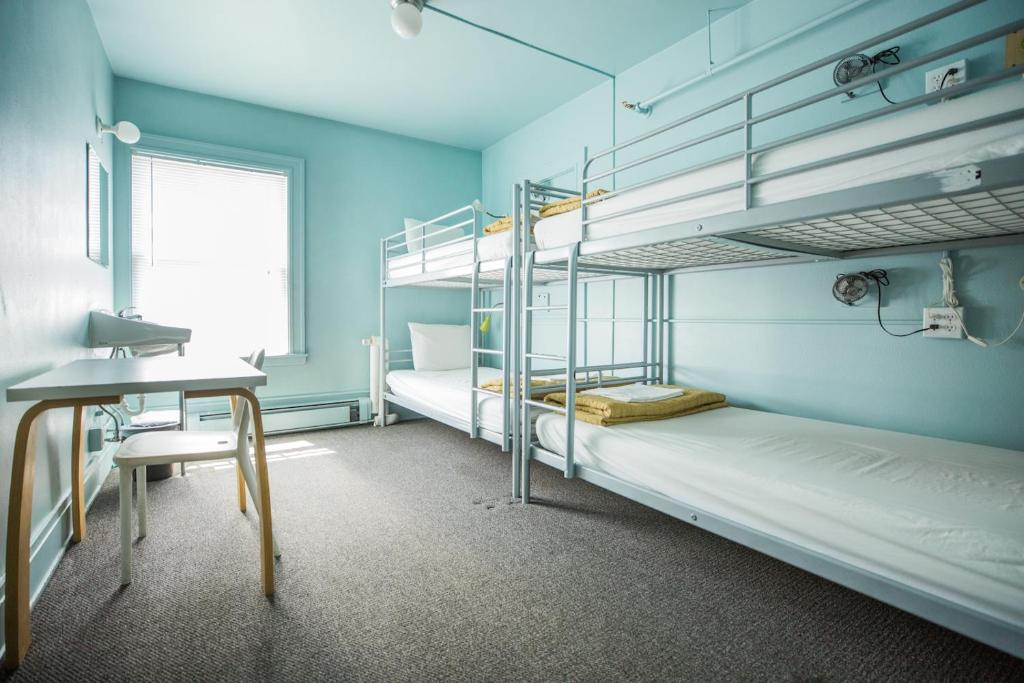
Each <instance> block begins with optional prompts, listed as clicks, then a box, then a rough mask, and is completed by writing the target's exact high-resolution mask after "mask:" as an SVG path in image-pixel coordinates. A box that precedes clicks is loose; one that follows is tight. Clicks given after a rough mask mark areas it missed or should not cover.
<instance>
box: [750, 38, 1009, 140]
mask: <svg viewBox="0 0 1024 683" xmlns="http://www.w3.org/2000/svg"><path fill="white" fill-rule="evenodd" d="M1021 27H1024V21H1014V22H1010V23H1009V24H1003V25H1002V26H999V27H997V28H994V29H992V30H990V31H986V32H984V33H979V34H977V35H975V36H972V37H970V38H965V39H964V40H961V41H960V42H958V43H953V44H952V45H947V46H946V47H943V48H939V49H938V50H933V51H931V52H929V53H927V54H925V55H921V56H920V57H917V58H915V59H910V60H908V61H905V62H901V63H899V64H897V65H895V66H891V67H889V68H888V69H886V70H885V71H879V72H877V73H874V74H870V75H868V76H861V77H860V78H857V79H855V80H852V81H850V82H849V83H846V84H845V85H837V86H836V87H834V88H831V89H829V90H825V91H822V92H820V93H818V94H817V95H810V96H808V97H805V98H804V99H802V100H797V101H796V102H792V103H790V104H787V105H785V106H784V107H779V108H778V109H773V110H771V111H769V112H765V113H764V114H759V115H758V116H755V117H753V118H752V119H750V123H752V124H753V123H763V122H765V121H768V120H771V119H774V118H776V117H779V116H782V115H783V114H788V113H790V112H792V111H796V110H797V109H803V108H804V107H806V106H808V105H811V104H815V103H817V102H821V101H822V100H827V99H829V98H830V97H835V96H836V95H842V94H843V93H845V92H849V91H851V90H856V89H857V88H862V87H864V86H866V85H871V84H872V83H877V82H878V81H880V80H882V79H883V78H890V77H892V76H896V75H898V74H901V73H903V72H904V71H909V70H910V69H914V68H916V67H919V66H922V65H924V64H927V63H929V62H934V61H936V60H939V59H942V58H943V57H948V56H949V55H952V54H956V53H957V52H962V51H964V50H966V49H967V48H970V47H974V46H975V45H980V44H981V43H987V42H988V41H990V40H995V39H996V38H1001V37H1003V36H1005V35H1007V34H1010V33H1015V32H1016V31H1017V30H1019V29H1020V28H1021ZM901 33H904V32H901ZM848 54H852V53H848ZM762 90H764V88H760V89H759V90H758V91H756V92H760V91H762ZM934 92H941V91H938V90H936V91H934Z"/></svg>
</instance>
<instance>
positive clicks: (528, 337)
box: [519, 251, 535, 504]
mask: <svg viewBox="0 0 1024 683" xmlns="http://www.w3.org/2000/svg"><path fill="white" fill-rule="evenodd" d="M533 254H534V252H532V251H530V252H528V253H527V254H526V265H525V268H524V272H523V300H524V301H531V300H532V299H533V264H534V261H533ZM532 346H533V311H530V310H525V307H524V310H523V341H522V344H521V348H522V352H521V353H520V356H519V357H520V358H521V359H522V361H521V362H522V368H523V392H524V393H523V412H522V415H521V416H520V417H521V419H522V431H523V441H522V452H521V453H520V454H519V456H520V458H521V459H522V464H521V465H520V469H521V470H522V486H521V488H520V489H519V496H520V498H521V499H522V501H523V503H524V504H526V503H529V502H530V445H531V443H532V442H533V415H532V413H531V411H530V406H532V405H535V403H534V401H533V391H532V389H533V387H532V383H533V360H532V358H531V357H530V355H531V354H530V349H531V348H532Z"/></svg>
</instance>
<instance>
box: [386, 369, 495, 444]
mask: <svg viewBox="0 0 1024 683" xmlns="http://www.w3.org/2000/svg"><path fill="white" fill-rule="evenodd" d="M469 375H470V369H469V368H460V369H458V370H392V371H391V372H389V373H388V376H387V383H388V386H389V387H391V392H392V393H393V394H395V395H396V396H398V397H399V398H403V397H404V398H411V399H413V400H416V401H419V402H421V403H426V404H428V405H430V406H432V407H433V408H434V409H435V410H438V411H440V412H442V413H445V414H446V415H449V416H451V417H454V418H456V419H459V420H464V421H466V422H469V417H470V415H469V408H470V403H469V401H470V394H471V393H472V392H470V390H469V388H470V386H471V384H470V376H469ZM499 377H501V370H499V369H497V368H486V367H484V368H477V379H478V381H479V383H480V384H483V383H484V382H486V381H488V380H492V379H497V378H499ZM477 405H478V406H479V413H478V415H479V417H480V422H479V424H480V426H481V427H483V428H484V429H488V430H490V431H492V432H497V433H499V434H501V423H502V413H503V402H502V400H501V395H500V394H494V395H493V396H490V395H484V394H480V393H478V394H477Z"/></svg>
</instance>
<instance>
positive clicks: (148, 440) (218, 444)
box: [114, 350, 281, 586]
mask: <svg viewBox="0 0 1024 683" xmlns="http://www.w3.org/2000/svg"><path fill="white" fill-rule="evenodd" d="M263 356H264V353H263V351H262V350H260V351H257V352H255V353H253V354H252V356H250V357H249V363H250V365H252V366H254V367H256V368H261V367H262V366H263ZM231 403H232V405H231V422H232V427H233V428H234V429H233V430H232V431H222V432H208V431H170V432H145V433H142V434H137V435H135V436H132V437H129V438H128V439H126V440H125V441H124V443H122V444H121V446H120V448H118V449H117V453H115V454H114V462H115V463H117V466H118V467H119V468H120V493H121V501H120V506H121V510H120V512H121V585H124V586H126V585H128V584H129V583H131V581H132V547H131V546H132V473H133V472H134V473H135V487H136V498H137V509H138V515H139V538H144V537H145V536H146V467H147V466H148V465H166V464H170V463H175V462H180V463H186V462H200V461H209V460H224V459H227V458H231V457H234V459H235V463H236V466H237V468H238V471H239V472H240V473H241V479H244V482H245V485H246V486H245V487H243V486H241V482H239V483H240V485H239V487H238V495H239V501H238V503H239V508H240V509H241V510H242V511H243V512H244V511H245V497H244V496H245V488H248V489H249V493H250V495H251V496H252V501H253V504H254V505H255V506H256V511H257V513H259V514H262V511H261V510H260V501H259V496H258V495H256V491H258V487H257V483H256V470H255V469H254V468H253V464H252V460H251V459H250V458H249V422H250V408H249V404H248V402H246V401H242V405H236V404H235V402H234V400H232V402H231ZM274 556H275V557H280V556H281V550H280V548H279V547H278V545H277V539H276V538H274Z"/></svg>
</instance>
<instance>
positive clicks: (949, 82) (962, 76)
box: [924, 59, 967, 94]
mask: <svg viewBox="0 0 1024 683" xmlns="http://www.w3.org/2000/svg"><path fill="white" fill-rule="evenodd" d="M950 69H956V73H953V74H949V70H950ZM946 74H949V75H948V76H947V75H946ZM943 78H945V79H946V80H945V81H943V80H942V79H943ZM966 80H967V60H966V59H961V60H959V61H956V62H951V63H949V64H946V65H945V66H940V67H939V68H938V69H932V70H931V71H929V72H927V73H926V74H925V75H924V91H925V93H926V94H927V93H930V92H935V91H936V90H939V89H944V88H949V87H951V86H954V85H960V84H961V83H963V82H964V81H966Z"/></svg>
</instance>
